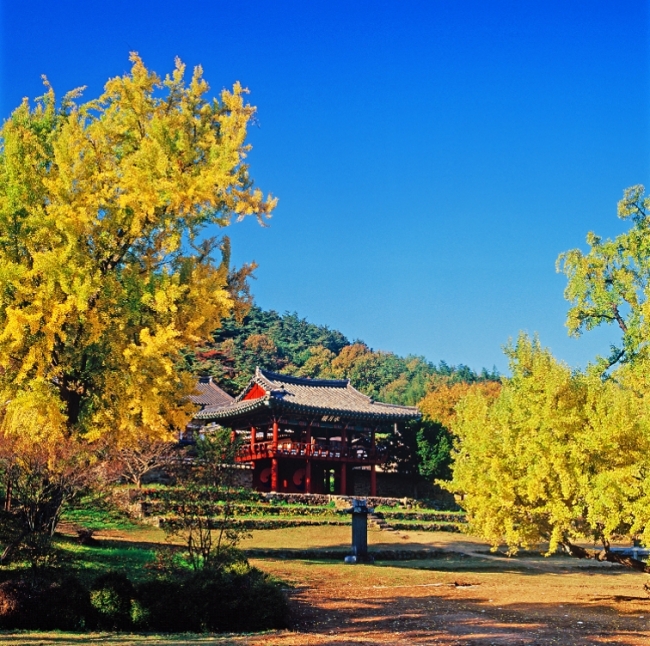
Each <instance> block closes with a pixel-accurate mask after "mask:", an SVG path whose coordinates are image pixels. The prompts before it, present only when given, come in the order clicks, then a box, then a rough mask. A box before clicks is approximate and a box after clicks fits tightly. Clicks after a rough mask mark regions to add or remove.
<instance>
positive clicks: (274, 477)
mask: <svg viewBox="0 0 650 646" xmlns="http://www.w3.org/2000/svg"><path fill="white" fill-rule="evenodd" d="M271 451H272V456H273V457H272V458H271V491H277V490H278V423H277V422H276V421H274V422H273V444H272V445H271Z"/></svg>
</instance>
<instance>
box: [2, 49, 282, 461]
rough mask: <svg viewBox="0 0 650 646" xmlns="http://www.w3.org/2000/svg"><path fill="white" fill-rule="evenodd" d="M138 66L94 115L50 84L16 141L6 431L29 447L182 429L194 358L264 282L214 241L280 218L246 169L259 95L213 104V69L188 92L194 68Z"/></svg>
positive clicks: (14, 129) (94, 107) (18, 121)
mask: <svg viewBox="0 0 650 646" xmlns="http://www.w3.org/2000/svg"><path fill="white" fill-rule="evenodd" d="M131 62H132V68H131V71H130V73H128V74H126V75H124V76H121V77H117V78H113V79H110V80H109V81H108V82H107V83H106V86H105V89H104V92H103V94H102V95H101V96H100V97H99V98H97V99H96V100H92V101H88V102H85V103H80V102H79V98H80V96H81V91H80V90H75V91H73V92H71V93H68V94H67V95H66V96H64V97H63V99H62V100H61V101H60V102H57V100H56V97H55V94H54V91H53V89H52V88H51V87H50V86H49V85H48V84H47V82H46V92H45V94H44V95H43V96H42V97H40V98H39V99H37V100H36V103H35V105H34V106H31V105H30V104H29V102H28V101H27V100H24V101H23V103H22V104H21V105H20V107H18V108H17V109H16V110H15V111H14V113H13V114H12V115H11V117H10V118H9V119H8V120H7V121H6V122H5V123H4V125H3V127H2V146H1V148H0V268H1V269H0V294H1V299H0V368H1V370H0V398H1V399H0V401H2V402H3V406H2V410H1V411H0V413H1V420H0V422H1V425H0V432H1V437H2V438H4V439H5V440H6V441H8V440H10V439H12V438H15V437H19V438H26V441H24V442H23V446H24V447H28V446H29V445H30V443H31V444H34V443H35V442H38V441H40V439H41V438H43V437H44V436H45V437H46V439H47V441H48V442H50V443H52V445H57V443H59V444H60V443H66V442H73V443H74V442H78V440H79V439H80V438H82V439H83V440H84V441H86V442H87V441H93V440H96V439H98V438H102V437H103V438H106V437H110V438H112V440H111V441H112V442H113V443H115V444H117V445H122V444H124V445H127V444H130V443H132V442H134V441H135V440H136V439H137V438H138V437H139V436H141V435H143V434H144V435H147V436H149V437H152V438H158V439H164V438H168V437H169V436H170V432H171V431H172V429H174V428H178V427H182V426H183V425H184V424H185V423H186V422H187V420H188V419H189V417H190V415H191V414H192V407H191V404H190V403H189V400H188V399H187V395H188V394H189V393H191V391H192V389H193V378H192V377H191V376H190V375H188V374H185V373H182V372H181V371H179V370H177V366H178V364H179V361H180V357H181V349H182V348H184V347H186V346H192V345H196V344H197V343H199V342H200V341H201V340H202V339H205V338H207V337H208V336H209V334H210V333H211V332H212V331H213V330H214V329H215V328H216V327H218V326H219V324H220V321H221V320H222V318H223V317H226V316H228V315H230V314H231V313H232V312H233V310H238V311H240V313H243V312H242V309H241V308H242V307H243V306H245V305H246V300H247V294H246V288H245V278H246V275H247V274H248V273H250V270H251V268H250V267H244V268H243V269H241V270H239V271H237V272H235V271H232V270H230V269H229V266H228V264H229V243H228V240H227V239H226V238H224V239H223V240H221V241H219V240H216V239H210V238H207V239H206V238H205V237H204V232H205V230H206V227H209V226H216V227H225V226H226V225H228V224H229V223H230V222H231V220H232V218H233V217H234V218H237V219H239V218H242V217H244V216H246V215H249V214H250V215H254V216H255V217H257V218H259V219H263V218H266V217H268V216H269V215H270V214H271V212H272V210H273V208H274V206H275V200H274V199H272V198H270V197H264V195H263V194H262V192H261V191H260V190H259V189H256V188H253V185H252V180H251V178H250V176H249V171H248V166H247V164H246V163H245V158H246V154H247V151H248V150H249V146H248V145H247V144H246V143H245V139H246V129H247V125H248V123H249V122H250V120H251V119H252V117H253V115H254V112H255V109H254V108H253V107H251V106H250V105H248V104H247V103H246V102H245V94H246V90H245V89H243V88H242V87H241V86H240V85H239V84H235V85H234V87H233V89H232V91H228V90H223V91H222V92H221V93H220V96H219V98H218V99H213V100H208V98H207V94H208V91H209V87H208V84H207V83H206V81H205V80H204V79H203V75H202V70H201V68H200V67H197V68H195V70H194V72H193V74H192V76H191V78H190V79H189V81H186V78H185V66H184V65H183V64H182V63H181V62H180V61H177V62H176V67H175V69H174V71H173V72H172V73H171V74H170V75H168V76H166V77H165V78H161V77H159V76H158V75H157V74H155V73H154V72H152V71H150V70H148V69H147V68H146V67H145V65H144V63H143V62H142V60H141V59H140V57H139V56H138V55H137V54H132V55H131ZM215 254H216V255H217V256H219V255H220V256H221V258H217V259H216V260H215V258H214V256H215ZM43 420H45V425H43ZM25 450H27V449H26V448H25Z"/></svg>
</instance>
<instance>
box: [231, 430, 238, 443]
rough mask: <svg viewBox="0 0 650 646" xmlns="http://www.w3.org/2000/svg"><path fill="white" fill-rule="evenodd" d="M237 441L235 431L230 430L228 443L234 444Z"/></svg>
mask: <svg viewBox="0 0 650 646" xmlns="http://www.w3.org/2000/svg"><path fill="white" fill-rule="evenodd" d="M236 441H237V432H236V431H230V443H231V444H234V443H235V442H236Z"/></svg>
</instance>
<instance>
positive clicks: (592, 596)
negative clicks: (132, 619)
mask: <svg viewBox="0 0 650 646" xmlns="http://www.w3.org/2000/svg"><path fill="white" fill-rule="evenodd" d="M111 538H113V539H115V538H117V537H116V536H115V535H113V536H112V537H111ZM141 538H142V537H141ZM348 541H349V528H336V527H333V528H326V531H323V528H320V529H318V530H317V528H313V529H312V528H295V529H291V530H274V531H268V532H255V535H254V537H253V538H251V539H250V540H249V541H247V544H245V545H244V547H246V546H248V547H257V548H264V549H269V548H271V549H272V548H274V547H275V548H277V550H278V556H281V557H282V558H264V559H253V560H252V562H253V564H254V565H256V566H258V567H259V568H261V569H262V570H265V571H267V572H269V573H271V574H273V575H274V576H277V577H278V578H281V579H282V580H284V581H285V582H286V583H287V584H288V585H289V592H288V593H289V596H290V599H291V603H292V606H293V608H294V622H295V623H294V627H293V629H292V630H290V631H277V632H270V633H266V634H263V635H250V636H243V635H242V636H219V637H217V636H213V637H207V636H202V637H194V636H188V635H186V636H174V637H172V636H168V637H165V636H153V635H149V636H144V635H141V636H135V635H134V636H127V635H121V636H118V635H106V634H104V635H96V636H89V635H86V636H83V637H82V636H78V637H75V638H72V636H70V639H68V638H66V636H65V635H63V634H60V633H50V634H44V633H39V634H33V633H32V634H25V633H22V634H4V635H2V636H0V644H3V645H4V644H7V645H11V646H17V645H18V644H21V645H24V646H36V645H37V644H38V645H40V646H54V645H55V644H56V646H60V645H61V644H80V643H83V644H86V643H97V644H103V645H104V646H118V645H119V646H127V645H133V646H136V645H137V646H140V645H143V644H146V645H147V646H172V645H174V646H177V645H181V644H182V645H187V646H190V645H194V644H196V645H197V646H198V645H199V644H201V645H203V644H219V645H231V644H232V645H233V646H235V645H237V646H243V645H246V646H261V645H264V646H311V645H314V646H315V645H318V646H335V645H336V646H343V645H348V644H349V645H355V646H358V645H360V644H364V645H371V644H395V645H397V644H399V645H404V646H406V645H409V644H413V645H424V644H437V645H441V646H443V645H444V646H452V645H453V646H460V645H463V646H489V645H495V646H496V645H520V644H521V645H523V644H526V645H529V646H534V645H538V646H541V645H547V644H549V645H550V644H559V645H562V646H573V645H580V646H583V645H584V646H586V645H599V644H619V645H621V646H622V645H625V646H642V645H643V646H650V598H649V597H648V596H647V595H646V593H645V592H644V590H643V584H644V583H645V582H646V576H645V575H641V574H637V573H633V572H629V571H626V570H625V569H623V568H620V567H618V566H614V565H611V564H607V563H603V564H596V563H593V562H588V561H578V560H575V559H571V558H568V557H564V558H562V557H554V558H550V559H549V558H544V557H542V556H537V555H530V554H529V555H525V556H522V557H516V558H506V557H504V556H499V555H494V554H489V553H487V546H485V545H483V544H481V543H480V541H478V540H476V539H473V538H471V537H467V536H459V535H451V534H432V533H424V532H412V533H411V532H409V533H408V534H406V533H404V532H400V533H398V532H395V533H390V534H389V533H387V532H372V533H371V534H370V536H369V543H370V547H371V549H372V547H375V548H378V547H381V546H386V547H388V546H390V547H393V548H394V547H395V546H396V544H399V545H400V546H401V547H402V548H403V549H421V548H423V547H427V548H442V549H445V550H448V554H447V555H446V556H445V557H443V558H436V559H431V560H406V561H392V562H377V563H376V564H375V565H344V564H343V563H340V562H336V561H303V560H295V559H293V558H287V550H289V551H290V550H291V549H292V548H295V549H297V548H315V547H318V546H321V547H324V548H331V547H338V546H342V545H345V544H349V543H348ZM289 556H290V554H289ZM87 640H88V641H87Z"/></svg>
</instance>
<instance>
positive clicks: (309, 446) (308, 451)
mask: <svg viewBox="0 0 650 646" xmlns="http://www.w3.org/2000/svg"><path fill="white" fill-rule="evenodd" d="M382 456H383V452H382V451H379V450H377V448H375V449H370V448H367V447H362V446H350V445H347V446H346V445H344V444H342V443H340V442H330V443H329V444H319V443H315V444H314V443H310V442H293V441H289V440H281V441H279V442H278V446H277V449H276V450H274V447H273V442H256V443H255V444H253V445H252V446H251V445H250V444H246V445H244V446H241V447H240V448H239V450H238V451H237V460H238V461H240V462H248V461H250V460H261V459H263V458H273V457H289V458H312V459H314V460H341V461H346V462H377V461H380V460H381V459H382Z"/></svg>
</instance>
